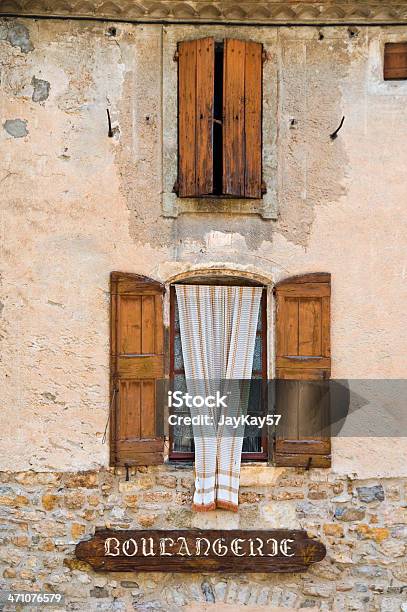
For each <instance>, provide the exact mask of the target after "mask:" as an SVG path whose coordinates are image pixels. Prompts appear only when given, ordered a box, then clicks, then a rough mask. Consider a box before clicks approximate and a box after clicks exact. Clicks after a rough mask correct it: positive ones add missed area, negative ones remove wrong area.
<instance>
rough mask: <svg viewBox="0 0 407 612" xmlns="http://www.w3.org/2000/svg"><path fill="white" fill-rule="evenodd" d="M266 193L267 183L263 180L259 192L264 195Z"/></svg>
mask: <svg viewBox="0 0 407 612" xmlns="http://www.w3.org/2000/svg"><path fill="white" fill-rule="evenodd" d="M265 193H267V185H266V183H265V182H264V181H262V182H261V194H262V195H264V194H265Z"/></svg>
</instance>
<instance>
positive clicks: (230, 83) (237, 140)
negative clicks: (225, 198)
mask: <svg viewBox="0 0 407 612" xmlns="http://www.w3.org/2000/svg"><path fill="white" fill-rule="evenodd" d="M245 57H246V43H245V41H242V40H234V39H232V38H227V39H226V40H225V42H224V61H223V193H225V194H227V195H233V196H236V197H243V196H244V192H245V157H246V152H245V141H244V121H245Z"/></svg>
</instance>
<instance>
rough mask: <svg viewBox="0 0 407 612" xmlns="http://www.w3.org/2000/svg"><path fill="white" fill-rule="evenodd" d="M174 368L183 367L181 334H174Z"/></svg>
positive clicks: (179, 368) (180, 368)
mask: <svg viewBox="0 0 407 612" xmlns="http://www.w3.org/2000/svg"><path fill="white" fill-rule="evenodd" d="M174 369H175V370H183V369H184V359H183V357H182V345H181V336H180V335H179V334H176V335H175V337H174Z"/></svg>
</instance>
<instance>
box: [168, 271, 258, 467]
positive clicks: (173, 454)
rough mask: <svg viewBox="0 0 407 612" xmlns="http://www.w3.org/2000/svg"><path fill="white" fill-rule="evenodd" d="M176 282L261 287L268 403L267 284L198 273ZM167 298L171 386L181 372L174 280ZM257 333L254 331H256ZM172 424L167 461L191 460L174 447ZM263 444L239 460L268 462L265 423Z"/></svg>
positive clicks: (187, 454) (193, 454) (189, 453)
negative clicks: (177, 358) (177, 363)
mask: <svg viewBox="0 0 407 612" xmlns="http://www.w3.org/2000/svg"><path fill="white" fill-rule="evenodd" d="M177 284H207V285H208V284H213V285H228V284H229V285H233V286H246V287H247V286H257V287H262V296H261V302H260V308H261V312H262V329H261V337H262V355H261V358H262V363H261V375H262V380H263V383H264V384H263V389H262V402H263V405H264V406H266V405H267V376H268V357H267V345H268V343H267V336H268V325H267V322H268V319H267V310H268V308H267V305H268V291H267V286H266V285H264V284H262V283H258V282H255V281H250V280H248V279H242V278H240V277H239V278H236V277H233V276H231V277H227V278H225V277H212V278H204V279H199V277H195V278H191V279H188V280H184V281H178V283H177ZM169 300H170V321H169V345H170V346H169V381H170V386H171V385H172V383H173V380H174V375H175V374H177V373H178V374H179V373H180V372H178V371H176V370H175V367H174V364H175V352H174V343H175V332H176V330H175V300H176V294H175V284H173V283H172V284H171V285H170V287H169ZM256 335H257V332H256ZM172 432H173V426H172V425H169V451H168V459H169V461H170V462H178V461H180V462H193V461H194V458H195V453H194V452H180V451H174V450H173V435H172ZM262 448H263V451H261V452H256V453H247V452H246V453H245V452H242V457H241V460H242V463H253V462H257V461H261V462H265V463H266V462H267V461H268V460H269V435H268V428H266V427H264V428H263V432H262Z"/></svg>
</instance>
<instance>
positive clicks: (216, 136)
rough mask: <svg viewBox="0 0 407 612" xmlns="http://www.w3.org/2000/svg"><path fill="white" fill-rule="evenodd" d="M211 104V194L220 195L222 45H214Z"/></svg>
mask: <svg viewBox="0 0 407 612" xmlns="http://www.w3.org/2000/svg"><path fill="white" fill-rule="evenodd" d="M214 85H215V86H214V103H213V194H214V195H218V196H219V195H222V176H223V153H222V151H223V134H222V115H223V43H217V44H216V45H215V75H214Z"/></svg>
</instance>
